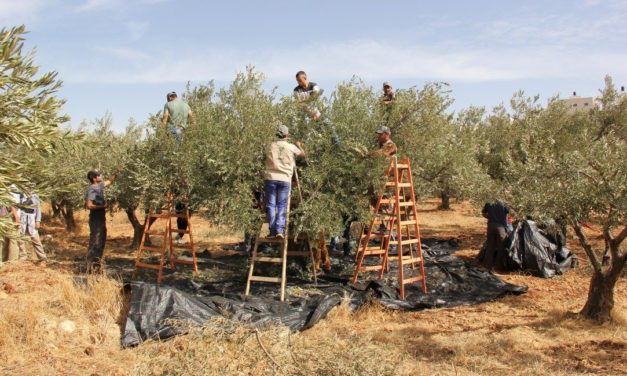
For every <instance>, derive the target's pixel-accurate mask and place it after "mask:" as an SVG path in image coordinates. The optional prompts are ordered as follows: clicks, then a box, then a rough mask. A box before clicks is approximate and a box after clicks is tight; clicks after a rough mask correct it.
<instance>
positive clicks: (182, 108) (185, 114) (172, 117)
mask: <svg viewBox="0 0 627 376" xmlns="http://www.w3.org/2000/svg"><path fill="white" fill-rule="evenodd" d="M166 98H167V100H168V101H167V103H166V104H165V106H163V118H162V119H161V122H162V124H163V126H166V125H167V127H168V131H169V132H170V133H171V134H172V136H174V139H175V140H176V142H177V143H178V142H181V140H182V138H183V130H184V129H185V128H186V127H187V124H188V122H189V123H191V122H192V120H193V118H192V109H191V108H190V107H189V105H188V104H187V103H185V102H183V101H182V100H180V99H178V96H177V95H176V92H174V91H171V92H169V93H168V94H167V95H166Z"/></svg>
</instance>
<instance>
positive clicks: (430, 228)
mask: <svg viewBox="0 0 627 376" xmlns="http://www.w3.org/2000/svg"><path fill="white" fill-rule="evenodd" d="M436 205H437V202H436V201H428V202H426V203H424V204H423V205H422V206H421V210H420V216H421V225H422V232H423V236H428V237H434V236H436V237H439V238H450V237H456V238H458V239H460V240H461V249H460V251H459V252H458V253H459V254H461V255H462V256H463V257H467V258H469V259H470V258H472V257H474V256H475V255H476V254H477V252H478V248H479V246H480V245H481V241H482V240H483V227H484V222H483V220H482V219H481V218H480V217H479V216H478V215H477V213H478V211H477V210H476V209H474V208H472V207H471V206H470V205H468V204H466V203H462V204H454V205H453V207H454V210H452V211H446V212H440V211H435V210H433V209H435V207H436ZM125 221H126V219H125V218H124V216H123V215H116V216H115V217H113V218H112V219H110V223H109V224H108V225H109V230H110V231H109V233H110V237H109V242H108V243H107V244H108V245H107V254H108V256H109V257H113V258H116V259H119V260H126V259H128V260H129V263H130V262H131V261H130V258H131V257H132V255H133V253H132V250H129V249H128V248H126V245H127V244H128V243H129V242H130V238H128V237H127V234H129V233H130V231H129V226H128V224H127V223H126V222H125ZM79 223H80V224H81V230H80V231H79V232H77V233H76V234H67V233H65V232H64V231H63V230H62V229H60V228H58V226H57V227H54V226H47V228H46V230H47V231H48V233H50V234H52V235H53V236H54V241H53V242H49V243H48V247H49V249H55V251H56V252H55V253H56V254H55V256H54V259H56V260H57V261H58V263H57V264H56V265H52V266H51V267H49V268H48V269H43V270H42V269H39V268H37V267H34V266H32V265H30V264H28V263H16V264H10V265H8V266H5V267H3V268H2V269H0V331H1V333H2V335H1V336H0V374H24V375H31V374H63V375H65V374H69V375H109V374H114V375H115V374H117V375H314V374H315V375H362V374H371V375H386V374H394V375H403V374H417V373H421V374H431V375H492V374H514V375H518V374H520V375H523V374H524V375H546V374H553V375H587V374H601V375H624V374H627V360H626V358H625V353H627V351H626V350H627V334H626V331H625V327H626V326H627V316H626V315H625V312H627V291H626V290H627V289H626V288H625V283H624V281H619V285H618V286H617V288H616V307H615V311H614V316H615V322H614V323H611V324H606V325H601V326H599V325H597V324H595V323H592V322H589V321H586V320H582V319H580V318H578V317H576V316H574V315H572V314H571V313H570V312H573V311H577V310H579V309H580V308H581V307H582V306H583V303H584V301H585V298H586V294H587V288H588V281H589V278H590V270H589V268H588V267H587V266H585V263H584V265H583V266H582V267H581V268H580V269H578V270H574V271H571V272H569V273H567V274H566V275H565V276H562V277H558V278H554V279H551V280H544V279H539V278H534V277H530V276H526V275H523V274H509V275H501V277H502V278H503V279H505V280H507V281H509V282H512V283H517V284H525V285H528V286H529V292H528V293H527V294H524V295H521V296H509V297H505V298H503V299H500V300H498V301H495V302H490V303H486V304H482V305H478V306H468V307H456V308H448V309H435V310H428V311H422V312H414V313H408V312H394V311H389V310H386V309H384V308H382V307H379V306H376V305H374V306H368V307H365V308H363V309H361V310H360V311H359V312H356V313H354V314H352V315H351V314H349V312H348V310H347V308H346V307H345V306H342V307H339V308H337V309H335V310H333V311H332V312H331V313H330V314H329V317H328V318H327V319H326V320H323V321H322V322H320V323H319V324H318V325H316V326H315V327H314V328H313V329H311V330H308V331H306V332H303V333H289V331H287V330H286V329H284V328H281V327H271V328H266V329H263V330H260V332H259V333H256V332H255V331H253V330H251V329H250V328H246V327H243V326H241V325H239V324H236V323H233V322H230V321H226V320H224V319H220V320H215V321H212V322H211V323H209V324H208V325H207V326H206V327H205V328H202V329H192V330H191V331H190V334H188V335H185V336H179V337H176V338H173V339H171V340H169V341H164V342H159V341H149V342H146V343H144V344H143V345H141V346H140V347H137V348H134V349H127V350H122V349H121V348H120V342H119V340H120V337H119V336H120V326H119V324H120V323H121V321H122V320H123V317H122V314H121V313H122V312H123V307H122V306H123V302H124V296H123V295H122V293H121V284H120V283H119V282H118V281H115V280H113V279H110V278H105V277H100V278H91V279H89V280H88V281H87V283H86V284H85V285H84V286H83V285H80V284H76V283H75V282H74V280H73V273H74V270H75V263H76V261H75V258H76V257H79V256H83V255H84V252H85V244H86V240H87V239H86V235H87V234H86V231H85V227H86V226H85V225H84V220H83V219H79ZM194 225H195V229H197V230H198V231H196V233H197V236H196V238H197V239H198V240H199V241H200V243H201V244H202V245H203V248H207V249H209V250H210V251H211V253H212V254H214V252H215V253H220V251H219V248H220V245H223V244H227V243H228V244H232V243H234V242H235V241H237V236H231V235H227V236H224V234H223V232H222V231H219V230H216V229H213V228H211V227H210V226H209V225H208V223H207V222H206V221H204V220H199V219H197V220H196V221H195V222H194ZM236 235H237V234H236ZM593 240H594V237H593ZM570 246H571V248H572V249H573V250H574V251H575V252H576V253H577V254H578V255H579V256H580V258H583V259H585V257H584V256H583V253H582V252H581V250H580V249H579V247H578V246H577V244H576V243H572V244H570ZM201 249H202V248H201ZM65 320H71V321H72V322H73V323H74V324H75V330H74V331H73V332H72V333H67V332H65V331H63V330H62V329H60V327H59V324H60V323H61V322H63V321H65ZM258 337H259V339H258ZM262 344H263V346H262ZM264 348H265V350H264Z"/></svg>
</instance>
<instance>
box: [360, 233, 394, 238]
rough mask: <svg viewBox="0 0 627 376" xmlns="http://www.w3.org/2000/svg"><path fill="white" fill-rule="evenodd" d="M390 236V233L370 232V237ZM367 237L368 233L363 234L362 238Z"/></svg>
mask: <svg viewBox="0 0 627 376" xmlns="http://www.w3.org/2000/svg"><path fill="white" fill-rule="evenodd" d="M389 236H390V234H376V233H374V232H373V233H372V234H370V239H373V238H375V239H376V238H387V237H389ZM367 237H368V234H363V235H362V236H361V238H362V239H366V238H367Z"/></svg>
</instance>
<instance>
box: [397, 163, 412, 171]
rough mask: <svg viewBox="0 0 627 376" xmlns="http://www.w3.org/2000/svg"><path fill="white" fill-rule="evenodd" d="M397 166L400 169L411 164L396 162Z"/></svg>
mask: <svg viewBox="0 0 627 376" xmlns="http://www.w3.org/2000/svg"><path fill="white" fill-rule="evenodd" d="M396 168H397V169H399V170H400V169H404V168H409V165H408V164H402V163H397V164H396Z"/></svg>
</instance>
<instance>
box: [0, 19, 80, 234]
mask: <svg viewBox="0 0 627 376" xmlns="http://www.w3.org/2000/svg"><path fill="white" fill-rule="evenodd" d="M24 34H25V28H24V26H20V27H14V28H11V29H1V30H0V207H9V206H12V205H13V202H12V199H11V196H10V190H11V186H12V185H13V184H15V185H16V186H17V187H18V188H19V189H21V190H22V191H27V190H30V189H31V188H33V187H32V186H30V187H29V185H30V184H29V183H32V181H31V178H32V177H33V176H37V175H38V174H39V173H41V172H43V171H49V170H51V169H54V168H55V166H52V165H41V164H39V161H40V158H41V157H42V156H49V155H51V154H52V153H54V151H55V149H56V148H57V146H58V145H59V143H61V142H63V138H64V136H65V134H64V133H63V132H61V131H60V130H59V124H62V123H64V122H66V121H67V119H68V118H67V117H66V116H63V115H61V114H60V111H61V107H62V105H63V100H61V99H58V98H57V97H56V96H55V93H56V91H57V90H58V89H59V88H60V87H61V81H60V80H58V79H57V73H56V72H48V73H44V74H41V75H40V74H38V73H39V68H38V67H37V66H36V65H34V57H35V55H34V52H30V53H23V51H22V49H23V43H24ZM36 188H37V189H38V191H39V192H40V194H45V192H46V188H47V187H46V186H45V185H39V186H38V187H36ZM11 229H12V225H11V224H10V219H9V218H8V217H5V218H0V236H3V235H5V234H7V233H8V232H10V230H11Z"/></svg>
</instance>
